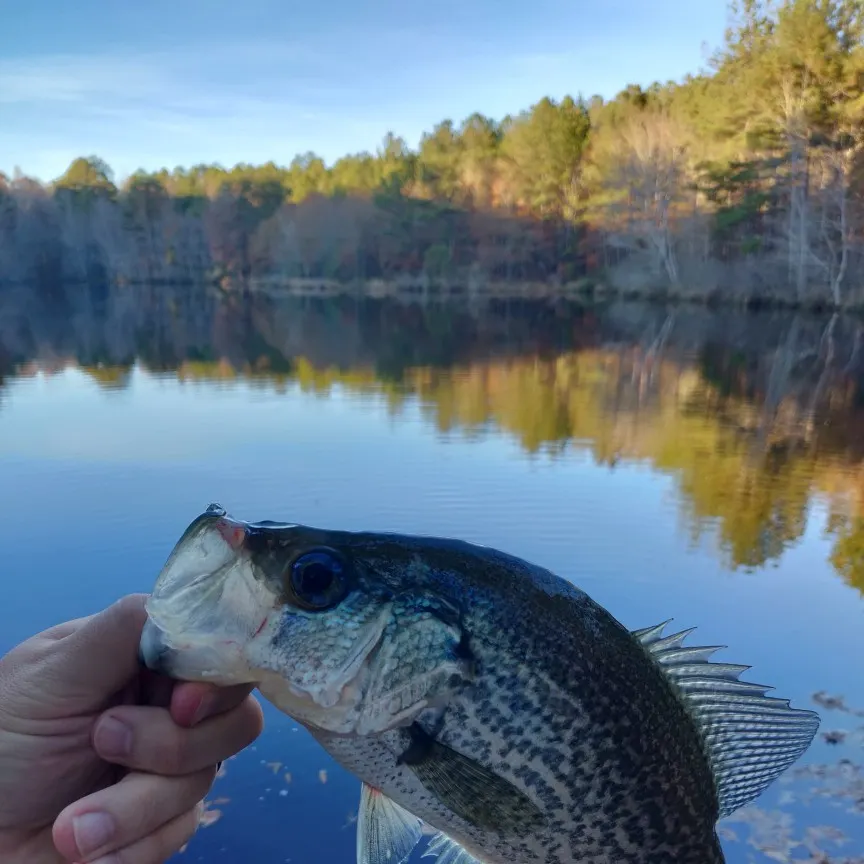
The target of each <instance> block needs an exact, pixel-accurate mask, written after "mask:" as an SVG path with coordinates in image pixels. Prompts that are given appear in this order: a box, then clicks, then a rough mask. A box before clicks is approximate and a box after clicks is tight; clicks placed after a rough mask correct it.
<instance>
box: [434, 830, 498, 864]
mask: <svg viewBox="0 0 864 864" xmlns="http://www.w3.org/2000/svg"><path fill="white" fill-rule="evenodd" d="M421 857H423V858H434V859H435V860H436V862H437V864H483V862H482V861H480V859H479V858H475V857H474V856H473V855H472V854H471V853H470V852H466V851H465V849H463V848H462V847H461V846H460V845H459V844H458V843H457V842H456V841H455V840H453V839H452V838H450V837H448V836H447V835H446V834H445V833H444V832H443V831H439V832H438V833H437V834H435V836H434V837H433V838H432V839H431V840H430V841H429V845H428V846H427V847H426V851H425V852H424V853H423V855H422V856H421Z"/></svg>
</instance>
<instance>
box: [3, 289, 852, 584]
mask: <svg viewBox="0 0 864 864" xmlns="http://www.w3.org/2000/svg"><path fill="white" fill-rule="evenodd" d="M862 332H864V328H862V325H861V324H860V322H858V321H856V320H852V319H846V318H842V317H837V316H835V317H833V318H830V319H820V318H816V317H804V316H794V315H784V314H776V313H775V314H759V315H754V314H746V315H745V314H736V313H729V312H722V313H720V312H716V313H715V312H711V311H708V310H704V309H690V308H686V307H683V308H681V307H679V308H677V309H674V310H669V309H663V308H658V307H656V306H653V307H648V306H643V305H639V304H624V303H622V304H613V305H609V306H606V307H602V308H600V307H591V306H585V305H580V304H578V303H573V302H566V301H563V300H562V301H560V302H557V303H548V302H546V303H541V302H537V303H532V302H527V301H512V300H511V301H501V302H494V301H493V302H486V303H484V304H482V305H475V306H471V305H468V304H465V305H450V306H447V305H436V304H422V303H419V302H406V301H404V300H395V299H394V300H389V299H372V298H355V297H341V298H329V299H324V298H308V297H304V298H274V297H266V296H262V295H245V296H243V295H233V294H232V295H226V294H223V293H222V292H220V291H218V290H211V289H205V288H183V289H179V290H177V289H173V290H172V289H169V288H167V287H166V286H153V287H150V288H145V289H140V288H134V289H133V288H124V289H115V290H112V291H111V292H102V293H98V296H94V292H93V290H92V289H90V288H89V287H87V286H73V287H71V288H66V289H64V290H63V291H62V292H61V291H58V292H57V293H56V294H55V295H54V296H52V297H47V298H46V297H45V296H35V295H33V294H31V293H27V292H26V291H20V292H7V293H6V294H5V295H2V296H0V412H2V404H3V382H4V381H5V380H8V379H9V378H10V377H12V376H18V377H21V376H28V375H34V374H36V373H37V372H38V373H43V374H48V375H50V374H52V373H55V372H57V371H59V370H62V369H65V368H68V367H69V366H70V365H77V366H78V367H80V369H81V370H82V371H84V372H86V374H87V375H89V376H91V377H92V379H93V380H94V381H95V382H96V383H97V384H98V385H99V386H100V387H102V388H105V389H106V390H122V389H123V388H125V387H127V386H128V383H129V381H130V375H131V373H132V370H133V369H134V368H135V367H136V366H137V367H139V368H142V369H146V370H148V371H150V372H151V373H158V374H165V375H172V376H176V377H177V378H179V379H181V380H183V381H190V382H210V383H216V384H220V385H227V384H229V383H230V382H232V381H237V380H244V381H246V382H251V383H253V384H254V385H255V386H257V387H261V388H267V389H270V390H272V391H276V392H279V391H280V390H282V391H284V390H286V389H287V388H289V387H299V388H300V389H301V390H303V391H305V392H310V393H316V394H321V395H327V394H328V393H330V392H331V391H332V390H333V389H334V388H339V389H341V390H342V391H347V392H348V393H357V394H367V395H368V394H377V395H379V396H382V397H384V398H385V399H386V400H387V403H388V405H389V407H390V410H391V411H393V412H398V411H399V410H400V409H401V408H403V407H404V406H405V405H406V404H407V403H408V402H410V401H417V402H419V404H420V405H421V406H422V411H423V413H424V415H425V416H426V418H427V419H428V421H429V422H430V423H432V424H434V427H435V428H436V429H437V430H438V431H439V432H440V433H441V434H442V435H464V436H471V437H482V436H484V435H488V434H501V432H504V433H505V434H507V435H510V436H512V438H514V439H515V440H517V441H518V442H519V444H520V445H521V447H522V448H524V450H525V451H526V452H527V453H530V454H534V453H540V452H543V453H545V454H548V455H549V456H551V457H552V458H555V456H556V455H557V454H561V453H564V452H566V451H567V450H568V449H569V450H572V449H573V448H578V449H583V450H587V451H589V452H590V453H591V455H592V456H593V458H594V459H595V460H596V461H597V462H599V463H600V464H604V465H608V466H609V468H610V469H613V470H614V468H615V467H616V466H618V465H619V464H620V463H621V462H622V460H624V461H628V460H629V461H647V462H648V463H649V464H650V465H651V466H652V468H653V469H654V470H655V471H658V472H665V473H667V474H669V475H670V476H672V477H674V479H675V482H676V484H677V486H678V491H679V495H678V498H679V501H680V504H681V508H682V516H683V517H684V523H685V525H686V526H687V529H688V530H689V532H690V534H691V536H692V538H693V540H694V542H698V541H701V540H702V539H703V538H705V537H711V538H713V537H716V538H717V548H718V551H719V554H720V555H721V556H722V558H723V561H724V564H725V565H726V566H729V567H732V568H756V567H759V566H762V565H764V564H766V563H768V562H771V561H773V560H776V559H777V558H778V557H779V556H780V555H781V554H782V553H783V551H784V550H785V549H786V548H787V547H789V546H790V544H793V543H795V542H796V541H797V540H799V539H800V538H801V537H802V535H803V533H804V531H805V529H806V525H807V517H808V512H809V509H810V507H811V505H812V504H813V502H814V501H816V500H819V501H820V502H823V503H824V504H825V506H826V507H827V508H828V511H829V519H828V530H829V531H830V532H831V534H832V536H833V538H834V545H833V552H832V555H831V562H832V565H833V566H834V568H835V569H836V571H837V572H838V573H839V574H840V576H842V578H843V579H844V580H846V581H847V582H848V583H849V584H850V585H854V586H855V587H857V588H858V589H859V590H861V591H864V472H862V456H864V434H862V432H864V411H862V408H864V395H862V393H864V391H862V384H864V356H862V351H861V343H862ZM0 417H2V414H0Z"/></svg>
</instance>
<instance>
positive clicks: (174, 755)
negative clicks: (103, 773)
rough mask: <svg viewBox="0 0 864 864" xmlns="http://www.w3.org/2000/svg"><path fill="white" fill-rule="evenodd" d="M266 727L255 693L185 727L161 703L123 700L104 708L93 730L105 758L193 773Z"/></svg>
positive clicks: (158, 771) (162, 770)
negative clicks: (141, 704) (198, 722)
mask: <svg viewBox="0 0 864 864" xmlns="http://www.w3.org/2000/svg"><path fill="white" fill-rule="evenodd" d="M263 727H264V718H263V715H262V713H261V706H260V705H259V704H258V702H257V701H256V700H255V699H254V697H252V696H247V697H246V699H245V700H244V701H243V702H242V703H241V704H240V705H239V706H238V707H237V708H235V709H234V710H233V711H228V712H227V713H224V714H219V715H217V716H216V717H211V718H210V719H209V720H205V721H204V722H202V723H200V724H199V725H197V726H195V727H193V728H191V729H184V728H182V727H180V726H178V725H177V724H176V723H174V721H173V720H172V719H171V715H170V714H169V713H168V712H167V711H166V710H164V709H163V708H153V707H150V706H140V705H121V706H117V707H116V708H111V709H109V710H108V711H106V712H105V713H104V714H102V716H101V717H100V718H99V720H98V721H97V722H96V724H95V727H94V730H93V747H94V749H95V750H96V752H97V753H98V754H99V755H100V756H101V757H102V758H103V759H105V760H106V761H107V762H112V763H114V764H116V765H124V766H126V767H127V768H132V769H136V770H139V771H150V772H153V773H155V774H167V775H177V774H189V773H191V772H193V771H199V770H201V769H202V768H206V767H208V766H211V765H215V764H216V763H217V762H220V761H223V760H225V759H229V758H230V757H231V756H234V755H235V754H237V753H239V752H240V751H241V750H243V749H244V748H245V747H248V746H249V745H250V744H251V743H252V742H253V741H254V740H255V739H256V738H257V737H258V736H259V735H260V734H261V730H262V729H263Z"/></svg>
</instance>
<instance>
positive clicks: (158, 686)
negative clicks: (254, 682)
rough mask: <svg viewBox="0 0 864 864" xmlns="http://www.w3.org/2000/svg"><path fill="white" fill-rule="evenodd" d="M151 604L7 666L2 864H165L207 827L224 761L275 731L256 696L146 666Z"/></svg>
mask: <svg viewBox="0 0 864 864" xmlns="http://www.w3.org/2000/svg"><path fill="white" fill-rule="evenodd" d="M145 599H146V598H145V596H144V595H131V596H128V597H124V598H123V599H122V600H120V601H119V602H117V603H115V604H113V605H112V606H110V607H108V608H107V609H105V610H104V611H102V612H99V613H98V614H96V615H92V616H90V617H88V618H81V619H78V620H75V621H69V622H67V623H64V624H60V625H58V626H56V627H52V628H50V629H49V630H46V631H44V632H42V633H40V634H38V635H36V636H33V637H31V638H30V639H28V640H26V641H25V642H23V643H22V644H20V645H18V646H17V647H16V648H14V649H13V650H12V651H10V652H9V653H8V654H7V655H5V656H4V657H2V658H0V861H3V862H4V864H18V862H21V864H23V862H25V861H26V862H27V864H66V862H95V861H98V862H99V864H162V862H164V861H165V860H167V859H168V858H169V857H170V856H171V855H173V854H174V853H175V852H176V851H178V850H179V849H180V848H181V847H182V846H183V845H184V844H185V843H186V842H187V841H188V839H189V838H190V837H191V836H192V834H194V832H195V830H196V829H197V827H198V819H199V813H200V806H201V801H202V800H203V798H204V797H205V796H206V794H207V792H208V790H209V789H210V786H211V784H212V782H213V780H214V778H215V776H216V770H217V763H219V762H220V761H222V760H224V759H227V758H229V757H231V756H233V755H234V754H236V753H238V752H239V751H240V750H242V749H243V748H244V747H246V746H248V745H249V744H251V743H252V741H254V740H255V739H256V738H257V737H258V735H259V734H260V733H261V730H262V728H263V717H262V713H261V708H260V706H259V705H258V703H257V701H256V700H255V698H254V697H253V696H252V695H250V689H251V688H250V687H247V686H242V687H229V688H216V687H213V686H211V685H207V684H199V683H177V682H173V681H171V680H169V679H166V678H162V677H160V676H157V675H154V674H153V673H152V672H150V671H148V670H146V669H144V668H142V667H141V666H140V665H139V663H138V640H139V636H140V634H141V630H142V627H143V626H144V622H145V620H146V612H145V611H144V600H145Z"/></svg>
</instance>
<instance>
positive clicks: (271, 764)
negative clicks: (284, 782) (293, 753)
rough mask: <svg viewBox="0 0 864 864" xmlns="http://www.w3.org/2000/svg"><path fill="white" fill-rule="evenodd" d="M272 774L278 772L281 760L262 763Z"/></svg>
mask: <svg viewBox="0 0 864 864" xmlns="http://www.w3.org/2000/svg"><path fill="white" fill-rule="evenodd" d="M264 764H265V765H266V766H267V767H268V768H269V769H270V770H271V771H272V772H273V773H274V774H278V773H279V769H280V768H281V767H282V763H281V762H265V763H264Z"/></svg>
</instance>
